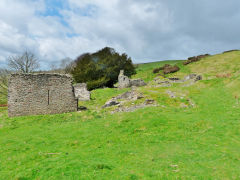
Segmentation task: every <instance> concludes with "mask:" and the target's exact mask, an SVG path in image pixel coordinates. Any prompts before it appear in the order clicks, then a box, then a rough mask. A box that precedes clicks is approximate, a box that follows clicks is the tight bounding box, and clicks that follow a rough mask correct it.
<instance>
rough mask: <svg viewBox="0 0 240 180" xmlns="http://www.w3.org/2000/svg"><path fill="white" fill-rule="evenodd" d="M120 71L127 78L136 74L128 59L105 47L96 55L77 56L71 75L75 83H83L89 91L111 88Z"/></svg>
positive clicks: (124, 55)
mask: <svg viewBox="0 0 240 180" xmlns="http://www.w3.org/2000/svg"><path fill="white" fill-rule="evenodd" d="M120 70H124V74H125V75H126V76H129V77H130V76H131V75H133V74H136V71H135V67H134V65H133V63H132V60H131V58H130V57H128V56H127V55H126V54H121V55H120V54H119V53H117V52H116V51H115V50H114V49H113V48H109V47H105V48H103V49H101V50H100V51H98V52H96V53H93V54H89V53H86V54H83V55H81V56H79V57H78V58H77V59H76V60H75V67H74V68H73V69H72V70H71V74H72V75H73V78H74V80H75V81H76V82H77V83H84V82H85V83H87V85H88V88H89V90H92V89H96V88H101V87H104V86H106V87H113V85H114V84H115V83H117V81H118V75H119V72H120Z"/></svg>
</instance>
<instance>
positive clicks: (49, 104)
mask: <svg viewBox="0 0 240 180" xmlns="http://www.w3.org/2000/svg"><path fill="white" fill-rule="evenodd" d="M72 81H73V80H72V77H71V76H68V75H60V74H12V75H11V76H10V78H9V87H8V115H9V117H13V116H25V115H39V114H58V113H66V112H74V111H77V110H78V100H77V99H76V98H75V96H74V88H73V85H72Z"/></svg>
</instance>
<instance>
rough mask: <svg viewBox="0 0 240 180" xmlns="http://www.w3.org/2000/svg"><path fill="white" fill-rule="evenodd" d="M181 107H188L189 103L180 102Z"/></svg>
mask: <svg viewBox="0 0 240 180" xmlns="http://www.w3.org/2000/svg"><path fill="white" fill-rule="evenodd" d="M180 107H181V108H187V107H188V105H186V104H185V103H181V104H180Z"/></svg>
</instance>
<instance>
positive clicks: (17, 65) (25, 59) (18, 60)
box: [7, 51, 39, 73]
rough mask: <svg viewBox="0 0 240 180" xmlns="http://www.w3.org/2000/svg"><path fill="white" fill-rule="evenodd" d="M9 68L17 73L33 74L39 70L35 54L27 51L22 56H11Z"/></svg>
mask: <svg viewBox="0 0 240 180" xmlns="http://www.w3.org/2000/svg"><path fill="white" fill-rule="evenodd" d="M7 61H8V67H9V68H10V69H12V70H13V71H16V72H21V73H31V72H33V71H35V70H36V69H38V68H39V62H38V59H37V58H36V56H35V54H33V53H32V52H29V51H25V52H24V53H23V54H22V55H16V56H10V57H8V59H7Z"/></svg>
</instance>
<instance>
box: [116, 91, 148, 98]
mask: <svg viewBox="0 0 240 180" xmlns="http://www.w3.org/2000/svg"><path fill="white" fill-rule="evenodd" d="M143 97H144V96H143V95H142V94H141V93H138V92H137V91H135V90H131V91H127V92H125V93H123V94H120V95H118V96H117V97H115V99H127V100H138V99H141V98H143Z"/></svg>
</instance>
